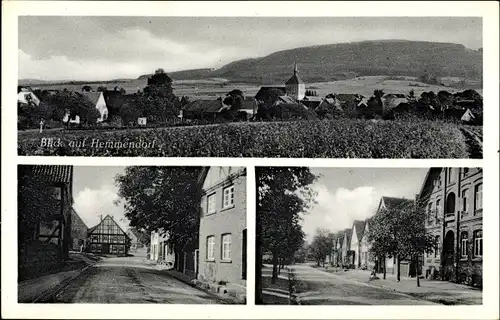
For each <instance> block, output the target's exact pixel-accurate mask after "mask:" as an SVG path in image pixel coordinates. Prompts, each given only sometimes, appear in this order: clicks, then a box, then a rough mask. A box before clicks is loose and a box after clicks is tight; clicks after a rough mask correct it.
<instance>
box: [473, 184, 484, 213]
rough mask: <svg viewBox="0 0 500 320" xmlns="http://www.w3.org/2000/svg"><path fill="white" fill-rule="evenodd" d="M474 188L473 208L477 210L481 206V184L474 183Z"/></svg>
mask: <svg viewBox="0 0 500 320" xmlns="http://www.w3.org/2000/svg"><path fill="white" fill-rule="evenodd" d="M474 190H475V192H474V194H475V196H474V210H479V209H482V208H483V184H482V183H480V184H478V185H476V187H475V188H474Z"/></svg>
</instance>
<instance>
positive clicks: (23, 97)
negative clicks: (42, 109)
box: [17, 91, 40, 106]
mask: <svg viewBox="0 0 500 320" xmlns="http://www.w3.org/2000/svg"><path fill="white" fill-rule="evenodd" d="M17 102H18V103H21V104H30V103H32V104H34V105H35V106H38V105H39V104H40V99H38V97H37V96H36V95H35V94H34V93H33V92H31V91H20V92H18V93H17Z"/></svg>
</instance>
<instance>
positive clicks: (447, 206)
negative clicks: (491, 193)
mask: <svg viewBox="0 0 500 320" xmlns="http://www.w3.org/2000/svg"><path fill="white" fill-rule="evenodd" d="M420 199H421V201H422V203H423V205H424V207H425V208H426V211H427V221H426V228H427V230H428V231H429V232H430V233H432V234H433V235H434V238H435V240H436V242H437V248H436V250H435V251H434V252H433V253H431V254H426V255H425V257H424V263H423V268H422V270H423V272H424V274H425V276H426V277H427V278H436V277H438V276H440V278H441V279H444V280H450V281H460V282H467V283H469V284H472V285H475V286H481V285H482V274H483V263H482V262H483V170H482V169H481V168H431V169H430V170H429V171H428V172H427V175H426V177H425V180H424V183H423V185H422V188H421V191H420Z"/></svg>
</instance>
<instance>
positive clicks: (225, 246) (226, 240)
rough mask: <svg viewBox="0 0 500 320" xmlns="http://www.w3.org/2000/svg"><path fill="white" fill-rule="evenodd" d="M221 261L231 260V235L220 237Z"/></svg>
mask: <svg viewBox="0 0 500 320" xmlns="http://www.w3.org/2000/svg"><path fill="white" fill-rule="evenodd" d="M221 258H222V260H231V234H230V233H228V234H223V235H222V257H221Z"/></svg>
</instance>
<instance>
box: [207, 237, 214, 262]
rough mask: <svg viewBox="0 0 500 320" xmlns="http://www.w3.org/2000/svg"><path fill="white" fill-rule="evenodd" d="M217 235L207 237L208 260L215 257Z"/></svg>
mask: <svg viewBox="0 0 500 320" xmlns="http://www.w3.org/2000/svg"><path fill="white" fill-rule="evenodd" d="M214 251H215V237H214V236H208V237H207V260H214V259H215V252H214Z"/></svg>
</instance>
